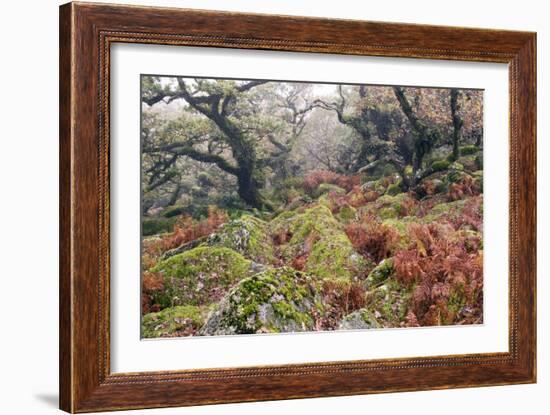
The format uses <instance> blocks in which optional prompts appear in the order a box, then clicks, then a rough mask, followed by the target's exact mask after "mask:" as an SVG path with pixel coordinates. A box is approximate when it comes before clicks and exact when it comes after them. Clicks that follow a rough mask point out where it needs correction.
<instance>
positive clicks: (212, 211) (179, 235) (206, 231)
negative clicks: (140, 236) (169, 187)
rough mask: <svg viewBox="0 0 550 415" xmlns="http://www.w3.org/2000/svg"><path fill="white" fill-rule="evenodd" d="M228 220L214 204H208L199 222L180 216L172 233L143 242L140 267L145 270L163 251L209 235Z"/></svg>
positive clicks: (152, 264) (189, 217) (153, 263)
mask: <svg viewBox="0 0 550 415" xmlns="http://www.w3.org/2000/svg"><path fill="white" fill-rule="evenodd" d="M228 220H229V218H228V216H227V214H226V213H225V212H224V211H223V210H220V209H219V208H217V207H215V206H209V207H208V216H207V217H206V219H204V220H202V221H199V222H195V221H194V220H193V218H192V217H191V216H188V215H183V216H180V217H179V218H177V220H176V222H175V223H174V225H173V229H172V233H170V234H168V235H165V236H162V237H160V238H158V239H155V240H152V241H150V242H147V243H144V245H143V252H142V267H143V268H144V269H146V270H147V269H149V268H151V267H153V266H154V265H155V263H156V259H158V257H160V256H161V255H162V254H163V253H164V252H166V251H168V250H170V249H174V248H177V247H178V246H180V245H182V244H184V243H187V242H190V241H193V240H195V239H198V238H201V237H203V236H207V235H210V234H211V233H212V232H214V231H215V230H216V229H217V228H219V227H220V226H221V225H222V224H224V223H225V222H227V221H228Z"/></svg>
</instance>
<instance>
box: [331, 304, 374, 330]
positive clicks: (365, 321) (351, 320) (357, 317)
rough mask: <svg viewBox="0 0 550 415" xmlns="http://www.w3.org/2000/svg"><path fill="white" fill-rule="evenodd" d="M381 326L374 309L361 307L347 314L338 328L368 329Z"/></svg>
mask: <svg viewBox="0 0 550 415" xmlns="http://www.w3.org/2000/svg"><path fill="white" fill-rule="evenodd" d="M381 327H382V326H381V325H380V323H378V321H377V320H376V317H375V315H374V313H373V312H372V311H370V310H368V309H366V308H361V309H359V310H357V311H354V312H353V313H351V314H348V315H347V316H345V317H344V318H343V319H342V321H341V322H340V325H339V326H338V330H366V329H378V328H381Z"/></svg>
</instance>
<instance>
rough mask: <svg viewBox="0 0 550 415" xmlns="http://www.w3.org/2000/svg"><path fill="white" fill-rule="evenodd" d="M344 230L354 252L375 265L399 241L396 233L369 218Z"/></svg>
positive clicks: (389, 252) (385, 256)
mask: <svg viewBox="0 0 550 415" xmlns="http://www.w3.org/2000/svg"><path fill="white" fill-rule="evenodd" d="M345 230H346V235H347V236H348V238H349V240H350V242H351V243H352V245H353V247H354V248H355V250H356V251H357V252H358V253H360V254H361V255H363V256H364V257H365V258H367V259H370V260H372V261H374V262H376V263H378V262H380V261H381V260H382V259H384V258H387V257H388V256H389V255H390V254H391V253H392V251H393V249H394V248H395V246H396V244H397V242H398V240H399V234H398V233H397V231H395V230H394V229H393V228H390V227H389V226H386V225H383V224H381V223H378V222H376V220H374V219H372V218H370V217H367V218H366V220H365V218H363V222H362V223H356V222H354V223H350V224H348V225H347V226H346V229H345Z"/></svg>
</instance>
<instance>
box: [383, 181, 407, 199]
mask: <svg viewBox="0 0 550 415" xmlns="http://www.w3.org/2000/svg"><path fill="white" fill-rule="evenodd" d="M399 193H403V190H402V189H401V181H399V182H397V183H394V184H390V185H389V186H388V188H387V189H386V194H387V195H390V196H395V195H397V194H399Z"/></svg>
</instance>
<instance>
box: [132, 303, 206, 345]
mask: <svg viewBox="0 0 550 415" xmlns="http://www.w3.org/2000/svg"><path fill="white" fill-rule="evenodd" d="M204 318H205V312H204V311H203V310H201V308H199V307H196V306H189V305H187V306H177V307H170V308H165V309H164V310H162V311H159V312H158V313H149V314H145V315H144V316H143V317H142V320H141V336H142V337H144V338H156V337H178V336H192V335H194V334H196V332H197V330H198V329H199V328H200V327H201V326H202V325H203V322H204Z"/></svg>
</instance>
